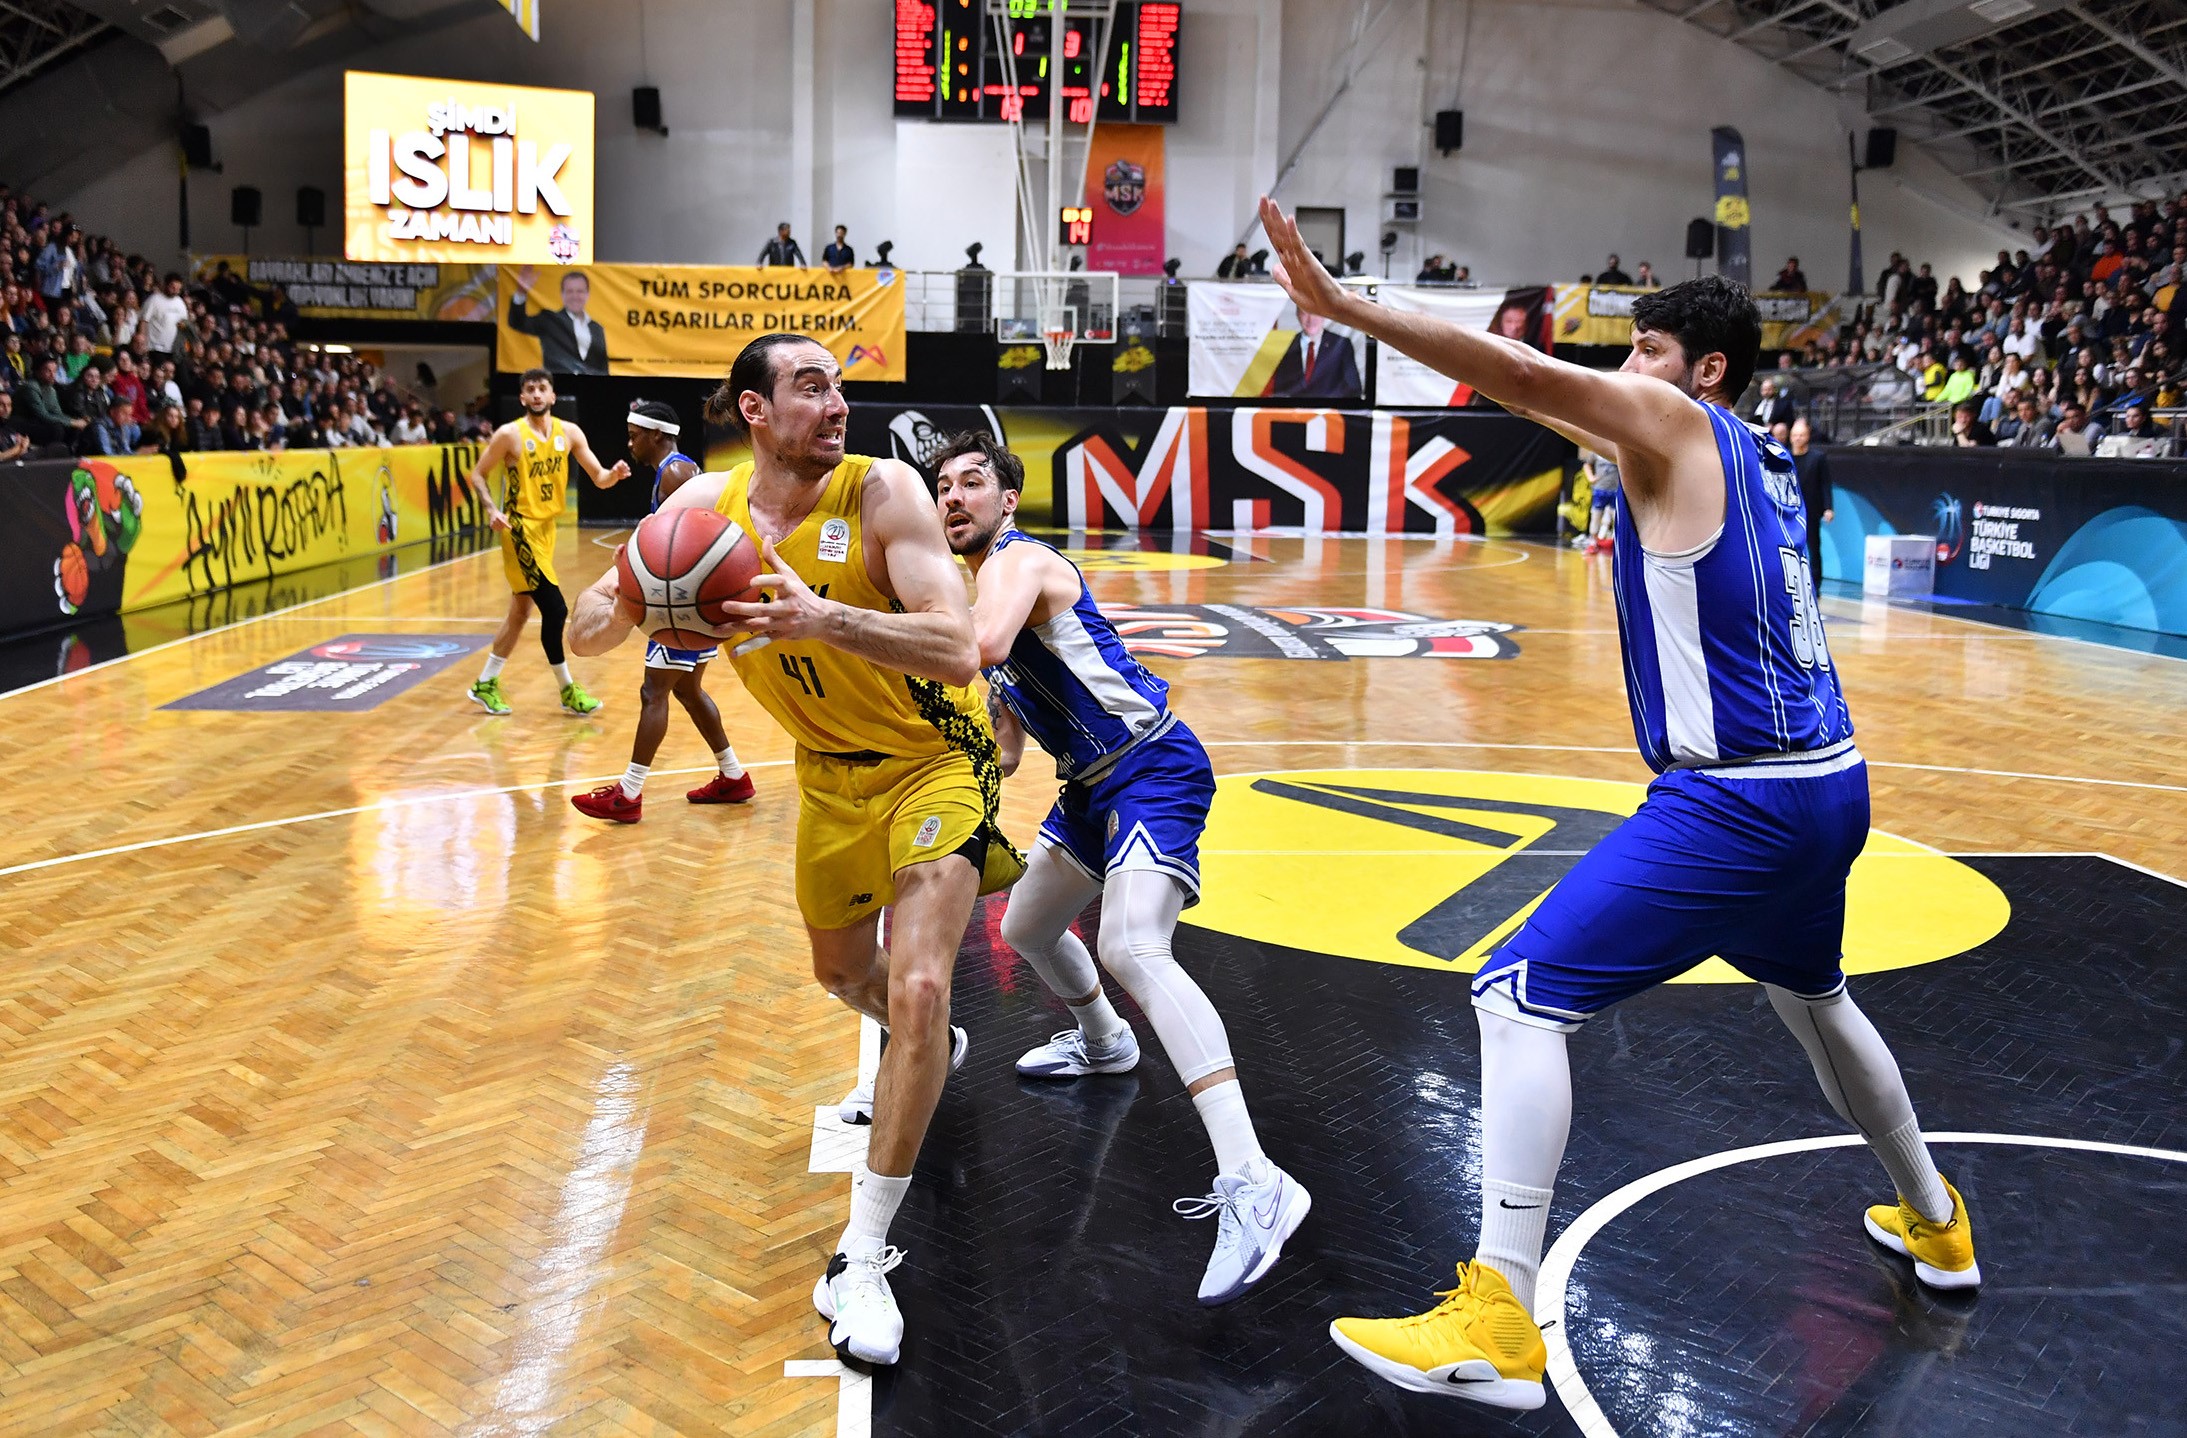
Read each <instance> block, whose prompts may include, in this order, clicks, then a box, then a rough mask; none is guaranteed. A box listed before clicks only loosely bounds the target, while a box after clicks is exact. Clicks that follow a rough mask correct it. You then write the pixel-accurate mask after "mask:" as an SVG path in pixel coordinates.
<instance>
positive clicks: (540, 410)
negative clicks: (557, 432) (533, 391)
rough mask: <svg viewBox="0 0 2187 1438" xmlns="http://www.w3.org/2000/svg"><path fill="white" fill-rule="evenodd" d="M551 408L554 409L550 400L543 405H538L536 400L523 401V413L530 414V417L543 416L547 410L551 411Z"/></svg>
mask: <svg viewBox="0 0 2187 1438" xmlns="http://www.w3.org/2000/svg"><path fill="white" fill-rule="evenodd" d="M553 408H554V401H553V400H551V399H550V400H548V401H546V402H545V403H544V404H542V403H540V402H538V401H536V400H525V401H524V413H526V414H531V415H540V414H545V413H546V412H547V411H548V410H550V409H553Z"/></svg>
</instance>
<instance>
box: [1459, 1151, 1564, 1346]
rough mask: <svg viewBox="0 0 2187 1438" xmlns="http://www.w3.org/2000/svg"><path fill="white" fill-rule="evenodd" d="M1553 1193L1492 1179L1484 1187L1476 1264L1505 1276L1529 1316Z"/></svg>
mask: <svg viewBox="0 0 2187 1438" xmlns="http://www.w3.org/2000/svg"><path fill="white" fill-rule="evenodd" d="M1550 1193H1551V1190H1549V1189H1546V1188H1527V1187H1526V1186H1524V1185H1523V1184H1516V1183H1498V1182H1497V1181H1496V1180H1495V1179H1492V1178H1491V1179H1484V1180H1482V1183H1481V1242H1480V1246H1479V1247H1478V1248H1476V1249H1474V1251H1473V1261H1474V1262H1475V1263H1485V1264H1487V1265H1488V1266H1489V1267H1490V1268H1493V1269H1495V1270H1496V1271H1497V1272H1498V1273H1500V1274H1502V1275H1503V1278H1504V1282H1506V1283H1508V1284H1510V1285H1511V1293H1512V1296H1513V1297H1514V1298H1516V1299H1518V1300H1519V1302H1520V1303H1521V1304H1522V1305H1524V1306H1525V1308H1526V1311H1527V1312H1529V1313H1532V1312H1533V1311H1534V1281H1535V1279H1536V1278H1538V1277H1539V1276H1540V1274H1541V1267H1542V1243H1543V1242H1544V1240H1546V1239H1547V1238H1548V1236H1549V1195H1550Z"/></svg>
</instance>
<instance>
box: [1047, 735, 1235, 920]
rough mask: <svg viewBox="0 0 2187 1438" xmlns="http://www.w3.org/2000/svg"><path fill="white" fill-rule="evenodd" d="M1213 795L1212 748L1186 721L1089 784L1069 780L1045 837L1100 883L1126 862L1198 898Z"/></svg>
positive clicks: (1143, 744)
mask: <svg viewBox="0 0 2187 1438" xmlns="http://www.w3.org/2000/svg"><path fill="white" fill-rule="evenodd" d="M1214 802H1215V770H1214V767H1213V766H1212V765H1210V764H1209V763H1208V760H1207V750H1205V749H1203V748H1201V747H1200V741H1199V740H1198V739H1197V738H1196V737H1194V735H1193V732H1192V731H1191V730H1190V729H1187V728H1186V727H1185V726H1184V725H1183V724H1182V723H1173V724H1171V725H1170V727H1169V729H1168V730H1167V731H1166V732H1164V733H1162V734H1158V735H1156V736H1155V737H1154V738H1152V739H1147V740H1143V741H1142V742H1141V743H1140V745H1139V747H1138V748H1136V749H1133V750H1132V751H1130V752H1129V753H1127V754H1126V755H1125V756H1124V757H1123V758H1121V759H1119V760H1117V761H1116V763H1115V765H1114V766H1112V767H1111V768H1109V769H1108V770H1107V771H1106V772H1104V773H1103V774H1102V775H1101V776H1100V777H1099V778H1096V779H1095V780H1093V781H1092V782H1091V783H1083V784H1082V783H1080V782H1078V781H1077V780H1075V779H1074V780H1072V781H1070V782H1069V783H1066V784H1065V785H1064V786H1063V792H1062V793H1061V794H1058V795H1057V796H1056V806H1055V807H1054V808H1053V809H1050V810H1049V811H1048V817H1047V818H1046V819H1043V820H1042V821H1041V825H1040V842H1041V843H1042V844H1043V845H1044V846H1046V847H1047V848H1050V849H1054V850H1055V851H1056V852H1057V853H1059V854H1061V855H1063V856H1064V857H1065V858H1067V859H1069V860H1070V861H1071V862H1072V863H1073V864H1075V865H1077V866H1078V868H1080V869H1081V870H1083V871H1084V872H1085V874H1086V876H1087V877H1088V878H1090V879H1092V880H1093V881H1094V882H1095V883H1097V884H1098V883H1103V882H1106V881H1107V879H1108V876H1109V875H1111V874H1116V873H1122V872H1123V871H1125V870H1127V869H1154V870H1158V871H1159V872H1161V873H1164V874H1168V875H1169V876H1171V877H1172V878H1174V879H1176V880H1177V881H1178V882H1179V883H1181V884H1183V885H1184V886H1185V903H1186V905H1187V906H1188V907H1189V906H1190V905H1193V904H1197V903H1198V902H1200V833H1201V831H1202V830H1204V829H1205V828H1207V811H1208V808H1209V806H1210V805H1212V804H1213V803H1214Z"/></svg>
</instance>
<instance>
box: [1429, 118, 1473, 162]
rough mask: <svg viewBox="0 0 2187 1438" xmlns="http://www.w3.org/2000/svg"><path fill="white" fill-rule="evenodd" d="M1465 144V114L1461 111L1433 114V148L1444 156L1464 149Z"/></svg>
mask: <svg viewBox="0 0 2187 1438" xmlns="http://www.w3.org/2000/svg"><path fill="white" fill-rule="evenodd" d="M1465 143H1466V112H1465V111H1463V110H1437V111H1436V112H1435V148H1436V149H1438V150H1441V151H1442V152H1443V153H1444V154H1446V155H1447V154H1449V153H1450V152H1451V151H1453V150H1457V149H1462V148H1464V146H1465Z"/></svg>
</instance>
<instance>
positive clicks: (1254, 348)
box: [1185, 284, 1291, 397]
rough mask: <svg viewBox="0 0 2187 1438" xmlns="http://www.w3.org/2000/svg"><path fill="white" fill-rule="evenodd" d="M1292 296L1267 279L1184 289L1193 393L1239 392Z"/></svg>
mask: <svg viewBox="0 0 2187 1438" xmlns="http://www.w3.org/2000/svg"><path fill="white" fill-rule="evenodd" d="M1290 303H1291V301H1290V300H1289V299H1288V298H1287V297H1286V296H1285V295H1284V293H1283V291H1282V290H1280V289H1278V288H1277V287H1276V286H1274V285H1272V284H1261V285H1220V284H1194V285H1193V286H1192V287H1191V288H1190V289H1188V290H1187V291H1186V292H1185V306H1186V308H1185V313H1186V330H1185V333H1186V335H1187V337H1188V338H1189V339H1190V341H1191V357H1192V359H1191V366H1190V369H1191V383H1190V385H1189V387H1188V388H1189V390H1190V392H1191V393H1192V394H1195V395H1219V396H1224V397H1229V396H1233V395H1236V394H1238V393H1239V386H1240V385H1241V384H1242V383H1243V382H1244V380H1245V378H1246V373H1247V371H1248V370H1250V369H1252V368H1253V367H1254V365H1253V362H1254V360H1255V358H1256V357H1258V356H1259V355H1260V352H1261V349H1262V346H1263V345H1265V344H1266V343H1267V342H1268V339H1269V336H1270V334H1271V333H1273V331H1274V330H1275V328H1276V320H1277V318H1278V317H1279V316H1281V315H1282V314H1283V312H1284V310H1285V309H1286V308H1288V307H1289V305H1290Z"/></svg>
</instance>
